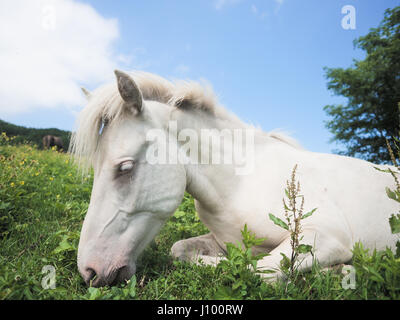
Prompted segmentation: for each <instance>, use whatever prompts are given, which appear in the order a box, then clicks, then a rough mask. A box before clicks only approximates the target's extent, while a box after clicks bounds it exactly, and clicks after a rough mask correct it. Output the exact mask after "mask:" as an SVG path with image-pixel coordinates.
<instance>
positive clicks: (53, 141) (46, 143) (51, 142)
mask: <svg viewBox="0 0 400 320" xmlns="http://www.w3.org/2000/svg"><path fill="white" fill-rule="evenodd" d="M52 147H57V150H58V151H64V144H63V141H62V139H61V138H60V137H56V136H51V135H47V136H44V137H43V148H44V149H49V148H52Z"/></svg>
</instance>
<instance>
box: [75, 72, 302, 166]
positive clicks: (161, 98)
mask: <svg viewBox="0 0 400 320" xmlns="http://www.w3.org/2000/svg"><path fill="white" fill-rule="evenodd" d="M130 76H131V77H132V78H133V79H134V81H135V83H136V84H137V85H138V87H139V89H140V91H141V92H142V96H143V99H144V100H152V101H158V102H161V103H164V104H168V105H170V106H174V107H177V108H180V109H190V108H196V109H199V110H203V111H204V112H208V113H210V114H212V115H214V116H215V117H217V118H220V119H226V120H229V121H233V122H237V123H241V124H242V125H243V122H242V121H241V120H240V119H238V118H237V117H236V116H235V115H233V114H231V113H230V112H228V111H227V110H226V109H225V108H223V107H222V106H220V105H219V104H218V101H217V98H216V96H215V94H214V92H213V90H212V88H211V86H209V85H207V84H200V83H198V82H194V81H182V80H178V81H173V82H171V81H168V80H166V79H164V78H162V77H160V76H157V75H154V74H151V73H147V72H131V73H130ZM122 104H123V100H122V98H121V96H120V94H119V91H118V87H117V83H116V82H114V83H111V84H107V85H104V86H101V87H99V88H97V89H96V90H94V91H93V92H92V93H91V94H90V98H89V102H88V104H87V105H86V107H85V108H84V109H83V110H82V111H81V113H80V114H79V117H78V121H77V129H76V131H75V132H73V133H72V136H71V143H70V148H69V149H70V151H71V153H73V154H74V155H75V156H76V158H77V159H78V163H79V165H84V166H87V165H89V163H86V160H89V162H92V161H93V159H94V157H95V154H96V151H97V147H98V144H99V140H100V138H101V135H100V134H99V132H100V130H101V128H102V126H103V125H104V124H106V123H110V122H111V121H113V122H115V121H118V120H119V119H121V118H122V117H123V116H124V112H123V108H122ZM245 126H246V125H245ZM247 126H249V125H247ZM249 127H250V126H249ZM259 133H260V134H261V135H264V136H269V137H270V138H273V139H277V140H280V141H282V142H284V143H287V144H289V145H291V146H293V147H295V148H301V147H300V145H299V144H298V143H297V142H296V141H295V140H294V139H292V138H290V137H288V136H287V135H285V134H283V133H280V132H271V133H265V132H262V131H261V130H259Z"/></svg>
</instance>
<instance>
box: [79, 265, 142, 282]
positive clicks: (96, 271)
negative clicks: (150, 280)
mask: <svg viewBox="0 0 400 320" xmlns="http://www.w3.org/2000/svg"><path fill="white" fill-rule="evenodd" d="M79 272H80V274H81V275H82V278H83V280H84V281H85V283H86V284H87V285H88V286H92V287H104V286H113V285H117V284H119V283H122V282H124V281H127V280H129V279H130V278H131V277H132V276H133V275H134V274H135V272H136V264H134V263H131V264H122V265H120V266H119V267H110V268H107V269H102V268H101V267H100V266H98V265H95V264H87V265H86V266H83V267H81V268H79Z"/></svg>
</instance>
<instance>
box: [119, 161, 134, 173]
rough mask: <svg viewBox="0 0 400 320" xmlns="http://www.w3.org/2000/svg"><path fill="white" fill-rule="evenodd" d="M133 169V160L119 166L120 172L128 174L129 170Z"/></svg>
mask: <svg viewBox="0 0 400 320" xmlns="http://www.w3.org/2000/svg"><path fill="white" fill-rule="evenodd" d="M132 168H133V161H132V160H128V161H124V162H122V163H121V164H120V165H119V171H120V172H126V171H129V170H132Z"/></svg>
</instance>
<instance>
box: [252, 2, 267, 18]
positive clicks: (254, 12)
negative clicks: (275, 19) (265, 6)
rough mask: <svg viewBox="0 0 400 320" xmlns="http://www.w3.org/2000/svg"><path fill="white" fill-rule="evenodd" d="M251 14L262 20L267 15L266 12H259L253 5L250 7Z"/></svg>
mask: <svg viewBox="0 0 400 320" xmlns="http://www.w3.org/2000/svg"><path fill="white" fill-rule="evenodd" d="M250 10H251V12H252V13H253V14H254V15H255V16H256V17H258V18H260V19H264V18H265V17H266V16H267V15H268V14H267V12H266V11H260V10H259V9H258V8H257V7H256V5H255V4H252V5H251V6H250Z"/></svg>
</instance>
